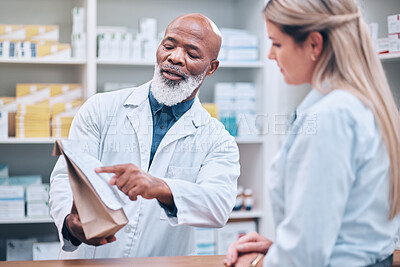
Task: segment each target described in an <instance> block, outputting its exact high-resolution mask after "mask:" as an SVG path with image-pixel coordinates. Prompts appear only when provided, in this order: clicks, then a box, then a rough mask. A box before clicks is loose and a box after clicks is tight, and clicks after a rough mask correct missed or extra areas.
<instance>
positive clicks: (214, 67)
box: [207, 59, 219, 76]
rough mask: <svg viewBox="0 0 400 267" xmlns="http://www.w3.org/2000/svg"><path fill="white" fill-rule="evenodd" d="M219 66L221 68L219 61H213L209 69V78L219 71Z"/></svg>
mask: <svg viewBox="0 0 400 267" xmlns="http://www.w3.org/2000/svg"><path fill="white" fill-rule="evenodd" d="M218 66H219V61H218V60H217V59H214V60H213V61H211V63H210V66H209V67H208V71H207V76H211V75H213V74H214V72H215V71H216V70H217V69H218Z"/></svg>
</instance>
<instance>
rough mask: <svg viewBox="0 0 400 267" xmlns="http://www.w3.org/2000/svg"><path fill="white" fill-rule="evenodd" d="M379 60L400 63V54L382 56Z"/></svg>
mask: <svg viewBox="0 0 400 267" xmlns="http://www.w3.org/2000/svg"><path fill="white" fill-rule="evenodd" d="M379 58H380V59H381V60H382V61H383V62H388V61H400V53H389V54H381V55H379Z"/></svg>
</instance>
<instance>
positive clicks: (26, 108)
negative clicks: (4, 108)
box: [18, 103, 51, 115]
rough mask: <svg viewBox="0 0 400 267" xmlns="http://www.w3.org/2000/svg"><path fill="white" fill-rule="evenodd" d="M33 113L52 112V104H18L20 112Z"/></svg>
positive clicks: (21, 113) (23, 113) (22, 113)
mask: <svg viewBox="0 0 400 267" xmlns="http://www.w3.org/2000/svg"><path fill="white" fill-rule="evenodd" d="M31 113H39V114H51V109H50V104H48V103H40V104H18V114H19V115H25V114H31Z"/></svg>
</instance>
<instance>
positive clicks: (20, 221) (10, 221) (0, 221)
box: [0, 217, 54, 224]
mask: <svg viewBox="0 0 400 267" xmlns="http://www.w3.org/2000/svg"><path fill="white" fill-rule="evenodd" d="M31 223H54V222H53V219H52V218H50V217H48V218H20V219H0V224H31Z"/></svg>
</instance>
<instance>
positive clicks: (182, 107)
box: [149, 90, 195, 120]
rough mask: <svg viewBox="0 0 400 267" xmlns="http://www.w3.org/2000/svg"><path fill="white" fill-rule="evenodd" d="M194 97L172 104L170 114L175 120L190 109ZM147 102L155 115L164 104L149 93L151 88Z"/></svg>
mask: <svg viewBox="0 0 400 267" xmlns="http://www.w3.org/2000/svg"><path fill="white" fill-rule="evenodd" d="M194 100H195V98H193V99H191V100H188V101H185V102H181V103H178V104H176V105H174V106H172V107H171V110H172V114H173V116H174V117H175V119H176V120H178V119H179V118H180V117H181V116H182V115H183V114H184V113H185V112H186V111H188V110H189V109H190V107H191V106H192V105H193V103H194ZM149 102H150V107H151V112H152V114H153V115H155V114H156V113H157V112H159V111H160V110H161V109H162V108H163V107H164V106H165V105H164V104H161V103H159V102H158V101H157V100H156V99H155V98H154V96H153V94H152V93H151V90H149Z"/></svg>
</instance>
